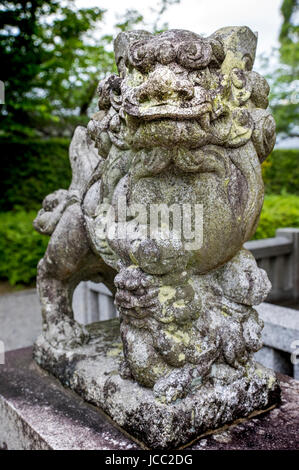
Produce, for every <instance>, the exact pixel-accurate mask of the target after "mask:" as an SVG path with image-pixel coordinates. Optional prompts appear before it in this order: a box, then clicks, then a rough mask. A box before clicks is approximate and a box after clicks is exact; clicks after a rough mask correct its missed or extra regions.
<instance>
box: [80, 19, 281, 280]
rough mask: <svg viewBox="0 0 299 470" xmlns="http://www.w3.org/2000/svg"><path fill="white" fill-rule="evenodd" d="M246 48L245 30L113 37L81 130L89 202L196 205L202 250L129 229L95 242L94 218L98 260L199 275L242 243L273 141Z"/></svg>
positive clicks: (250, 45)
mask: <svg viewBox="0 0 299 470" xmlns="http://www.w3.org/2000/svg"><path fill="white" fill-rule="evenodd" d="M256 45H257V35H256V34H254V33H253V32H252V31H251V30H250V29H249V28H248V27H226V28H222V29H220V30H217V31H216V32H215V33H213V34H212V35H211V36H209V37H203V36H200V35H198V34H196V33H192V32H189V31H185V30H170V31H166V32H163V33H161V34H157V35H153V34H150V33H148V32H146V31H131V32H122V33H120V34H119V35H118V36H117V38H116V40H115V45H114V47H115V59H116V64H117V67H118V71H119V75H115V74H113V75H110V76H109V77H107V78H106V79H104V80H103V81H101V82H100V84H99V86H98V95H99V110H100V111H99V112H98V113H97V114H96V115H95V116H94V117H93V119H92V120H91V121H90V123H89V125H88V132H89V135H90V136H91V138H92V139H93V140H94V142H95V145H96V147H97V148H98V152H99V155H100V156H101V157H102V159H103V161H102V166H101V191H100V193H101V196H100V199H99V201H100V202H101V203H103V201H105V202H108V203H111V204H114V205H116V204H117V199H118V198H119V197H120V196H123V197H124V198H125V199H126V201H127V204H128V205H129V206H130V205H133V204H145V205H147V206H149V205H150V204H153V203H156V204H157V203H161V202H163V203H166V204H167V205H168V206H170V205H172V204H175V203H179V204H181V205H182V204H187V203H191V204H193V205H194V204H201V205H202V206H203V243H202V246H201V247H200V249H197V250H193V251H192V252H189V253H187V252H186V249H185V244H184V240H182V242H181V243H176V244H171V243H170V244H168V245H167V244H165V242H159V240H158V241H157V240H155V242H154V245H153V241H152V240H144V236H143V235H140V233H139V232H138V229H136V227H135V229H134V230H133V232H134V236H132V238H130V236H128V237H127V239H126V240H125V241H124V240H121V241H120V240H118V239H117V237H115V236H111V235H108V234H107V233H106V234H105V235H101V236H102V239H101V243H99V238H101V237H100V235H99V233H100V232H101V231H100V230H99V228H98V227H99V225H101V226H102V225H103V214H100V215H99V212H98V211H95V214H96V215H95V214H93V215H92V214H89V216H88V217H87V223H88V224H89V226H90V230H89V231H90V233H91V239H92V240H93V243H94V246H95V247H96V249H97V250H98V251H99V252H101V248H100V247H101V246H103V237H104V238H105V241H106V242H107V243H106V245H105V246H106V248H107V246H109V249H110V250H111V251H110V254H109V256H110V258H109V259H108V258H107V262H109V263H112V264H113V263H114V265H115V263H116V259H117V258H118V259H119V258H120V259H122V260H123V261H124V260H125V261H127V262H128V263H132V260H133V262H134V263H136V264H137V265H138V266H140V267H141V268H142V269H143V270H144V271H146V272H149V273H153V274H165V272H169V271H171V270H173V269H176V267H177V268H178V266H182V263H183V265H184V266H187V267H188V266H189V267H191V268H192V269H193V270H194V271H195V272H197V273H205V272H208V271H209V270H211V269H214V268H216V267H218V266H220V265H222V264H224V263H225V262H226V261H228V260H229V259H231V258H232V257H233V256H234V255H235V254H236V253H237V252H238V250H239V249H240V248H241V247H242V245H243V243H244V242H245V241H246V240H248V239H249V238H250V237H251V236H252V234H253V233H254V231H255V229H256V226H257V223H258V218H259V214H260V210H261V207H262V203H263V181H262V177H261V168H260V163H261V162H262V161H263V160H264V159H265V158H266V157H267V155H268V154H269V153H270V152H271V150H272V149H273V146H274V143H275V122H274V119H273V117H272V116H271V114H270V113H269V111H267V109H266V108H267V106H268V93H269V86H268V84H267V82H266V80H265V79H264V78H263V77H262V76H260V75H259V74H258V73H256V72H254V71H252V67H253V63H254V59H255V52H256ZM91 221H92V222H91ZM116 223H117V220H116ZM130 223H131V221H129V222H128V224H130ZM146 223H147V222H146ZM146 223H145V224H146ZM136 231H137V234H138V236H136ZM101 233H102V232H101ZM108 251H109V250H108ZM111 253H112V258H113V259H114V261H113V262H112V261H111V259H112V258H111ZM104 256H105V255H104ZM168 259H171V260H172V261H171V262H167V260H168Z"/></svg>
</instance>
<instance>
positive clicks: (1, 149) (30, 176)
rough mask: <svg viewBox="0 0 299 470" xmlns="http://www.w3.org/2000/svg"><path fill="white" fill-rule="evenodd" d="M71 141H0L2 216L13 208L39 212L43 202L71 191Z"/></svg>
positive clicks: (0, 201)
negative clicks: (60, 191) (62, 191)
mask: <svg viewBox="0 0 299 470" xmlns="http://www.w3.org/2000/svg"><path fill="white" fill-rule="evenodd" d="M69 143H70V141H69V139H61V138H59V139H58V138H56V139H54V138H52V139H49V140H26V141H17V142H11V141H9V142H8V141H6V140H0V155H1V157H0V158H1V160H0V161H1V171H0V188H1V189H0V191H1V192H0V212H4V211H9V210H11V209H13V208H23V209H25V210H26V211H29V210H33V209H34V210H36V209H38V208H39V207H40V206H41V202H42V200H43V198H44V197H45V196H46V195H47V194H49V193H51V192H53V191H55V190H56V189H59V188H68V186H69V184H70V180H71V168H70V164H69V159H68V146H69Z"/></svg>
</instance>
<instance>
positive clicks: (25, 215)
mask: <svg viewBox="0 0 299 470" xmlns="http://www.w3.org/2000/svg"><path fill="white" fill-rule="evenodd" d="M34 217H36V212H35V211H32V212H24V211H21V212H16V211H11V212H6V213H0V279H1V280H8V281H9V283H10V284H11V285H15V284H20V283H21V284H29V285H30V284H32V283H33V282H34V281H35V277H36V266H37V263H38V261H39V259H40V258H42V256H43V255H44V252H45V250H46V248H47V244H48V239H49V237H47V236H44V235H40V234H39V233H38V232H36V231H35V230H34V228H33V226H32V221H33V219H34Z"/></svg>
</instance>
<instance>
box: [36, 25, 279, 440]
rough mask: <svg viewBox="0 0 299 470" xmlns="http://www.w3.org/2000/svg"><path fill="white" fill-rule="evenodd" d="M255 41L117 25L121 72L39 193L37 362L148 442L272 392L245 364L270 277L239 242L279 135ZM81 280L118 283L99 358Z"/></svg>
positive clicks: (257, 370) (238, 33) (272, 382)
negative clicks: (83, 312) (79, 300)
mask: <svg viewBox="0 0 299 470" xmlns="http://www.w3.org/2000/svg"><path fill="white" fill-rule="evenodd" d="M256 43H257V36H256V35H255V34H254V33H253V32H252V31H251V30H250V29H249V28H247V27H228V28H222V29H220V30H218V31H216V32H215V33H214V34H212V35H211V36H210V37H208V38H204V37H202V36H200V35H198V34H195V33H192V32H190V31H185V30H171V31H166V32H163V33H161V34H159V35H152V34H150V33H147V32H145V31H133V32H132V31H131V32H123V33H121V34H120V35H119V36H118V37H117V38H116V40H115V44H114V45H115V57H116V63H117V67H118V73H119V75H114V74H113V75H111V76H109V77H107V78H106V79H105V80H103V81H102V82H101V83H100V84H99V87H98V95H99V110H100V111H99V112H98V113H96V115H95V116H94V117H93V118H92V119H91V121H90V123H89V124H88V128H87V130H86V129H84V128H78V129H77V130H76V132H75V134H74V138H73V141H72V144H71V146H70V161H71V166H72V171H73V179H72V183H71V186H70V188H69V190H68V191H66V190H58V191H56V192H55V193H53V194H52V195H49V196H47V198H46V199H45V200H44V202H43V208H42V210H41V211H40V212H39V214H38V216H37V218H36V220H35V227H36V229H37V230H39V231H40V232H41V233H48V234H52V236H51V239H50V242H49V245H48V248H47V251H46V253H45V256H44V258H43V259H42V260H41V261H40V264H39V268H38V288H39V293H40V298H41V304H42V314H43V320H44V322H43V337H42V338H41V339H40V340H39V341H38V342H37V344H36V347H35V358H36V360H37V361H38V362H39V363H40V364H41V365H42V366H43V367H45V368H47V369H48V370H50V371H52V372H53V373H54V374H56V375H57V376H58V377H59V378H60V379H61V380H62V381H63V382H64V383H65V384H66V385H68V386H71V387H72V388H74V389H76V390H77V391H79V392H80V393H82V394H83V395H84V397H85V398H86V399H91V398H92V399H93V400H94V402H95V403H96V404H97V405H99V406H101V407H102V408H103V409H104V410H105V411H106V412H107V413H108V414H109V415H110V416H112V417H113V419H116V420H118V422H119V423H120V424H121V425H122V426H124V427H125V428H126V429H129V430H130V431H131V432H132V433H134V435H136V436H139V437H140V438H142V439H143V440H144V441H145V442H147V443H148V445H150V446H152V447H155V448H159V447H161V448H165V447H167V446H177V445H180V444H183V443H184V442H186V441H187V440H189V439H191V438H192V436H195V435H197V434H198V433H201V432H204V431H206V430H208V429H211V428H215V427H218V426H220V425H222V424H224V423H225V422H230V421H232V420H234V419H235V418H236V417H241V416H247V415H248V414H249V413H251V412H252V411H254V410H260V409H263V408H267V407H268V406H271V405H272V404H273V403H274V402H275V400H277V399H278V395H279V392H278V390H279V387H278V383H277V382H276V379H275V376H274V375H273V373H272V372H271V371H267V370H265V369H263V368H261V367H260V366H259V365H257V364H255V363H254V362H253V354H254V353H255V352H256V351H257V350H258V349H259V348H260V347H261V330H262V322H261V321H260V320H259V318H258V314H257V312H256V310H255V309H254V308H253V307H254V306H255V305H258V304H259V303H261V302H262V301H263V300H264V299H265V298H266V296H267V294H268V292H269V290H270V288H271V285H270V282H269V280H268V278H267V275H266V273H265V271H263V270H262V269H259V268H258V267H257V264H256V262H255V260H254V258H253V256H252V255H251V254H250V253H249V252H248V251H247V250H245V249H244V248H243V244H244V242H246V241H247V240H248V239H249V238H250V237H251V236H252V234H253V233H254V231H255V229H256V226H257V223H258V218H259V214H260V210H261V207H262V203H263V193H264V191H263V181H262V176H261V166H260V163H261V162H262V161H263V160H264V159H265V158H266V157H267V155H268V154H269V153H270V151H271V150H272V148H273V146H274V142H275V123H274V120H273V117H272V116H271V114H270V113H269V111H267V110H266V108H267V104H268V98H267V96H268V93H269V87H268V85H267V82H266V81H265V80H264V78H263V77H261V76H260V75H259V74H257V73H256V72H253V71H252V67H253V63H254V58H255V51H256ZM161 204H162V205H163V209H161ZM155 210H156V213H157V215H156V216H155V214H154V212H153V211H155ZM161 210H162V211H163V210H165V211H166V213H167V217H168V219H165V217H164V216H161V219H162V220H161V221H160V223H159V215H158V213H159V211H161ZM169 211H171V212H172V217H170V218H169ZM201 216H202V219H201ZM201 220H202V221H203V224H202V225H201ZM116 273H117V275H116ZM115 275H116V276H115ZM83 279H92V280H98V281H103V282H104V283H106V285H107V286H108V287H110V288H111V289H113V290H114V292H116V294H115V302H116V305H117V308H118V311H119V314H120V319H121V323H120V334H121V341H122V343H120V344H119V345H118V346H115V348H114V349H113V350H112V351H110V353H107V350H108V347H109V344H106V345H105V346H104V345H103V338H102V333H101V331H103V326H102V327H101V330H99V331H98V332H97V334H99V335H100V336H99V337H98V338H97V337H96V333H95V330H94V331H93V333H92V332H91V331H89V329H88V328H85V327H84V326H83V325H80V324H79V323H78V322H76V321H75V320H74V318H73V311H72V305H71V299H72V294H73V290H74V288H75V286H76V285H77V284H78V282H79V281H80V280H83ZM110 325H111V324H110ZM107 334H108V333H107ZM107 338H108V340H109V341H117V340H116V337H114V339H113V338H110V339H109V335H108V336H107ZM116 344H118V343H117V342H116ZM122 345H123V360H122V361H121V362H120V361H119V358H120V357H122ZM110 347H111V345H110ZM105 351H106V353H107V354H106V353H105ZM103 354H104V356H105V355H108V358H109V357H110V356H109V354H110V355H112V356H111V358H110V359H109V360H108V359H107V361H106V360H105V361H104V356H103ZM113 355H117V358H116V357H115V358H113V357H114V356H113ZM80 358H81V359H80ZM83 358H84V359H83ZM79 359H80V360H79ZM102 360H103V361H104V363H105V364H108V363H109V361H110V362H111V367H112V369H110V365H109V366H108V365H107V367H108V369H107V370H106V372H107V373H111V372H112V371H114V373H113V375H112V376H111V377H110V378H109V380H108V379H107V377H106V376H105V379H104V376H103V375H101V372H100V370H98V368H99V365H97V364H98V363H100V362H101V361H102ZM78 361H79V362H78ZM77 366H80V367H82V371H81V370H80V371H79V370H78V369H77ZM105 368H106V366H105ZM95 371H97V372H95ZM97 374H98V375H97ZM95 377H97V378H96V379H95ZM100 377H103V378H102V379H101V380H100ZM91 378H92V379H91ZM137 383H138V385H137ZM142 387H147V388H142ZM128 390H130V394H129V393H128ZM138 397H139V398H138ZM136 400H137V401H136ZM138 400H140V402H139V401H138ZM179 400H181V401H179ZM124 406H126V407H127V408H123V407H124ZM136 409H137V410H138V413H137V412H136ZM141 430H142V431H141ZM145 430H146V432H145Z"/></svg>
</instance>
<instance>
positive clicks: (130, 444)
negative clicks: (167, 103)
mask: <svg viewBox="0 0 299 470" xmlns="http://www.w3.org/2000/svg"><path fill="white" fill-rule="evenodd" d="M279 379H280V385H281V389H282V402H281V404H280V405H279V406H277V407H276V408H274V409H273V410H271V411H268V412H265V413H263V414H261V415H259V416H256V417H253V418H252V419H246V420H240V421H238V422H237V423H235V424H234V425H231V426H227V427H226V428H224V429H220V430H217V431H215V432H214V433H213V434H210V435H207V436H204V437H203V438H201V439H200V440H198V441H197V442H195V443H194V444H193V445H191V446H189V447H188V450H199V449H200V450H204V449H209V450H210V449H213V450H232V449H237V450H247V449H251V450H252V449H259V450H282V449H284V450H286V449H289V450H290V449H298V448H299V440H298V430H299V419H298V416H299V413H298V411H299V404H298V393H299V383H298V382H297V381H295V380H292V379H290V378H289V377H286V376H282V375H280V376H279ZM0 448H2V449H10V450H11V449H33V450H38V449H57V450H58V449H60V450H62V449H101V450H104V449H105V450H127V451H130V450H132V451H133V450H137V449H140V448H141V446H140V444H138V443H136V441H133V440H132V438H131V437H130V436H128V435H127V434H126V433H125V432H124V430H119V429H118V428H117V427H116V426H115V425H114V424H112V423H111V420H110V419H109V418H108V417H107V416H106V415H105V414H104V413H102V412H101V411H100V410H99V409H97V408H95V407H94V406H92V405H90V404H88V403H86V402H85V401H83V400H82V399H81V398H80V397H79V396H78V395H77V394H75V393H73V392H72V391H70V390H67V389H65V388H64V387H63V386H62V385H61V384H60V383H59V382H58V381H57V380H56V379H55V378H54V377H53V376H51V375H49V374H47V373H46V372H44V371H42V370H41V369H40V368H39V367H38V366H37V365H36V363H35V362H34V361H32V349H31V348H26V349H19V350H16V351H11V352H9V353H7V354H6V357H5V365H0Z"/></svg>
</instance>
